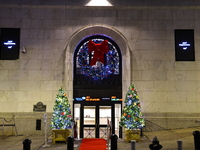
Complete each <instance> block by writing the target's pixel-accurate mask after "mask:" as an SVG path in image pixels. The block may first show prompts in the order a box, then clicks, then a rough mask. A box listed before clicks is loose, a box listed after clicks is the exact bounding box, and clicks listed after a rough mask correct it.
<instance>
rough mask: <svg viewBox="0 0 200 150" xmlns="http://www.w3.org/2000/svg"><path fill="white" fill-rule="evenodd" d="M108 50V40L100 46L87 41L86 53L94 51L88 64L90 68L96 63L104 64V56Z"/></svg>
mask: <svg viewBox="0 0 200 150" xmlns="http://www.w3.org/2000/svg"><path fill="white" fill-rule="evenodd" d="M108 50H109V47H108V40H105V41H103V42H102V43H100V44H96V43H94V42H93V41H92V40H89V43H88V51H89V53H91V52H93V51H94V55H93V58H92V60H91V62H90V66H93V65H95V64H96V62H97V61H99V62H101V63H103V64H104V54H106V53H108Z"/></svg>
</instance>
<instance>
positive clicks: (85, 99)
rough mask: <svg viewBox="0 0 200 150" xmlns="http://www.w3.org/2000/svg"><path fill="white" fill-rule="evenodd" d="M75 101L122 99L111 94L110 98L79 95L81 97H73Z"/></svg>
mask: <svg viewBox="0 0 200 150" xmlns="http://www.w3.org/2000/svg"><path fill="white" fill-rule="evenodd" d="M74 100H75V101H100V100H107V101H110V100H111V101H122V99H120V98H117V97H116V96H112V97H111V98H107V97H104V98H91V97H90V96H86V97H84V96H83V97H81V98H79V97H78V98H74Z"/></svg>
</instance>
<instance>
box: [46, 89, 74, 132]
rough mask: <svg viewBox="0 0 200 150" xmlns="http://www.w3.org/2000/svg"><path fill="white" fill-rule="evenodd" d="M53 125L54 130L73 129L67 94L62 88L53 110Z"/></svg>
mask: <svg viewBox="0 0 200 150" xmlns="http://www.w3.org/2000/svg"><path fill="white" fill-rule="evenodd" d="M53 110H54V112H53V113H52V119H51V125H50V127H51V128H52V129H70V128H71V127H72V115H71V109H70V104H69V101H68V98H67V96H66V92H65V91H64V90H63V88H62V87H60V89H59V91H58V94H57V96H56V100H55V105H54V108H53Z"/></svg>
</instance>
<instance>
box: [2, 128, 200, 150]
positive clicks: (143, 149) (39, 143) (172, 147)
mask: <svg viewBox="0 0 200 150" xmlns="http://www.w3.org/2000/svg"><path fill="white" fill-rule="evenodd" d="M196 130H198V131H200V127H195V128H187V129H178V130H164V131H154V132H143V135H144V136H143V137H142V138H141V140H140V141H139V142H137V143H136V148H135V149H136V150H148V149H149V145H150V144H151V143H152V142H151V140H152V139H153V138H154V137H155V136H157V137H158V139H159V141H160V144H161V145H162V146H163V148H162V150H177V149H178V148H177V147H178V146H177V141H182V143H183V145H182V147H183V150H194V136H193V131H196ZM24 139H30V140H31V142H32V143H31V150H67V144H66V143H63V142H62V143H61V142H60V143H58V142H57V143H56V144H53V143H52V140H51V137H49V138H48V142H47V143H46V144H47V145H48V146H50V147H43V146H44V136H40V135H35V136H7V137H5V138H4V139H2V138H1V137H0V150H22V149H23V144H22V142H23V140H24ZM117 142H118V143H117V146H118V150H131V143H128V142H125V140H124V139H118V141H117ZM80 144H81V140H76V141H75V142H74V145H75V146H78V147H75V148H74V150H78V149H79V147H80Z"/></svg>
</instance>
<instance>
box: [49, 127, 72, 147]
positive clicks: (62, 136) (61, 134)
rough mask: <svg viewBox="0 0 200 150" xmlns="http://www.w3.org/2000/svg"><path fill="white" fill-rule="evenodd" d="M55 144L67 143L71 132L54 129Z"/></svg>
mask: <svg viewBox="0 0 200 150" xmlns="http://www.w3.org/2000/svg"><path fill="white" fill-rule="evenodd" d="M52 134H53V144H55V143H56V141H65V142H66V140H67V137H69V134H70V131H69V129H60V130H57V129H53V130H52Z"/></svg>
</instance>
